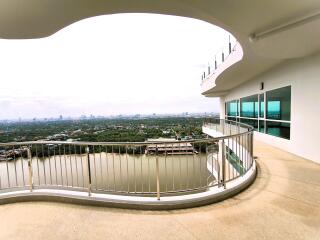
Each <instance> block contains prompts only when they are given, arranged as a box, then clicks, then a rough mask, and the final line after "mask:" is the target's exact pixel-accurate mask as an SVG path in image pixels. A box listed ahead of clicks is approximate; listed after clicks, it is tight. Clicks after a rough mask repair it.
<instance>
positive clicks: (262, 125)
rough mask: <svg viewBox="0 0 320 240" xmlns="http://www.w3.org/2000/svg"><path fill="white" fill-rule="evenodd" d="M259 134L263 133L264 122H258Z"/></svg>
mask: <svg viewBox="0 0 320 240" xmlns="http://www.w3.org/2000/svg"><path fill="white" fill-rule="evenodd" d="M259 132H262V133H264V121H261V120H260V121H259Z"/></svg>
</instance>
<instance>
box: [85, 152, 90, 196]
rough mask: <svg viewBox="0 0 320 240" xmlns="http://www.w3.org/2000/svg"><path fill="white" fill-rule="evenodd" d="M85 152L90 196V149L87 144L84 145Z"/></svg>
mask: <svg viewBox="0 0 320 240" xmlns="http://www.w3.org/2000/svg"><path fill="white" fill-rule="evenodd" d="M86 153H87V165H88V194H89V197H90V196H91V167H90V149H89V146H87V147H86Z"/></svg>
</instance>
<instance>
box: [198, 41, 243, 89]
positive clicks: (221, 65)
mask: <svg viewBox="0 0 320 240" xmlns="http://www.w3.org/2000/svg"><path fill="white" fill-rule="evenodd" d="M242 58H243V50H242V47H241V45H240V43H239V42H238V41H237V40H236V39H235V38H232V40H231V36H229V43H228V45H226V46H225V47H223V48H222V49H221V50H219V51H218V52H217V53H216V54H215V55H214V61H213V62H211V63H209V64H208V69H207V70H206V71H205V72H203V74H202V76H201V89H202V94H203V95H208V94H209V93H210V91H212V89H213V88H214V87H215V86H216V85H217V78H218V77H219V76H220V75H221V74H222V73H223V72H224V71H225V70H226V69H227V68H229V67H230V66H232V65H234V64H235V63H237V62H239V61H241V60H242ZM221 94H222V95H223V94H224V92H223V91H222V92H221ZM218 95H219V94H218Z"/></svg>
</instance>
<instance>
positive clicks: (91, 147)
mask: <svg viewBox="0 0 320 240" xmlns="http://www.w3.org/2000/svg"><path fill="white" fill-rule="evenodd" d="M203 129H204V130H206V131H209V134H210V131H214V132H215V133H216V136H214V135H212V134H211V136H213V137H209V136H208V137H207V138H205V139H197V140H190V141H176V140H166V141H165V140H159V141H147V142H136V143H132V142H126V143H111V142H101V143H100V142H58V141H46V142H45V141H36V142H18V143H1V144H0V146H1V154H0V160H1V162H0V167H1V172H0V173H1V175H0V188H1V193H0V200H1V201H2V202H12V201H25V200H41V199H50V200H57V201H66V200H68V201H72V202H78V203H86V204H96V205H105V206H114V207H125V208H139V209H172V208H185V207H194V206H199V205H203V204H208V203H212V202H217V201H220V200H223V199H226V198H228V197H230V196H232V195H234V194H236V193H238V192H239V191H241V190H243V189H244V188H246V187H247V186H248V185H249V184H251V183H252V181H253V180H254V178H255V173H256V165H255V161H254V159H253V153H252V141H253V129H252V128H251V127H249V126H247V125H244V124H240V123H235V122H232V121H228V120H220V119H215V120H211V121H208V122H207V123H205V124H204V126H203Z"/></svg>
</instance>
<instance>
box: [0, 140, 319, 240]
mask: <svg viewBox="0 0 320 240" xmlns="http://www.w3.org/2000/svg"><path fill="white" fill-rule="evenodd" d="M255 155H256V156H258V160H257V161H258V168H259V172H258V177H257V179H256V181H255V182H254V184H253V185H252V186H251V187H250V188H249V189H247V190H246V191H244V192H242V193H241V194H239V195H237V196H235V197H233V198H231V199H228V200H226V201H223V202H220V203H217V204H213V205H209V206H204V207H200V208H193V209H186V210H175V211H135V210H121V209H109V208H102V207H90V206H79V205H72V204H62V203H50V202H29V203H15V204H7V205H1V206H0V219H1V223H0V239H10V240H14V239H23V240H29V239H32V240H35V239H47V240H50V239H64V240H69V239H92V240H95V239H130V240H131V239H151V238H153V239H166V240H167V239H183V240H186V239H210V240H212V239H232V240H234V239H308V240H312V239H320V165H318V164H315V163H312V162H310V161H307V160H304V159H302V158H299V157H297V156H295V155H292V154H289V153H286V152H284V151H281V150H279V149H276V148H274V147H271V146H269V145H266V144H263V143H260V142H257V141H256V142H255Z"/></svg>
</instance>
